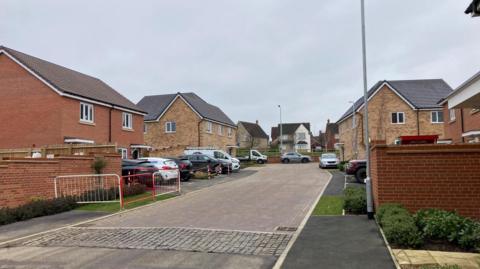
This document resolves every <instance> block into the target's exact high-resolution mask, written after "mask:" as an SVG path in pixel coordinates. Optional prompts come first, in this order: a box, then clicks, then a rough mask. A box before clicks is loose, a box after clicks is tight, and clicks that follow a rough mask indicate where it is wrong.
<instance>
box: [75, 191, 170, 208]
mask: <svg viewBox="0 0 480 269" xmlns="http://www.w3.org/2000/svg"><path fill="white" fill-rule="evenodd" d="M151 196H152V194H151V193H150V192H146V193H142V194H138V195H133V196H129V197H126V198H125V202H126V203H127V204H126V205H125V209H132V208H135V207H139V206H142V205H147V204H151V203H154V202H158V201H162V200H166V199H170V198H173V197H175V196H177V195H176V194H173V193H169V194H163V195H159V196H157V197H155V201H154V200H153V199H151V198H150V199H149V197H151ZM142 198H145V199H142ZM139 199H141V200H139ZM137 200H138V201H137ZM129 202H130V203H129ZM76 210H84V211H100V212H110V213H114V212H117V211H120V203H118V202H117V203H96V204H83V205H81V206H79V207H77V208H76Z"/></svg>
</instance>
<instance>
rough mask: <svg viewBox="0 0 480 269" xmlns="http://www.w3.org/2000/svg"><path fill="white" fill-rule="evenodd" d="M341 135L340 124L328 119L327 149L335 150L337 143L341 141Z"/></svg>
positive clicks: (326, 129)
mask: <svg viewBox="0 0 480 269" xmlns="http://www.w3.org/2000/svg"><path fill="white" fill-rule="evenodd" d="M339 138H340V135H339V134H338V124H337V123H335V122H330V119H329V120H327V126H326V127H325V149H326V150H334V149H335V144H337V143H338V142H339Z"/></svg>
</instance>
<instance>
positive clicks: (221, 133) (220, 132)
mask: <svg viewBox="0 0 480 269" xmlns="http://www.w3.org/2000/svg"><path fill="white" fill-rule="evenodd" d="M218 135H223V126H222V125H218Z"/></svg>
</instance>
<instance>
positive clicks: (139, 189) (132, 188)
mask: <svg viewBox="0 0 480 269" xmlns="http://www.w3.org/2000/svg"><path fill="white" fill-rule="evenodd" d="M145 188H146V186H145V185H143V184H131V185H126V186H125V187H124V191H123V196H124V197H128V196H133V195H138V194H142V193H145V191H146V189H145Z"/></svg>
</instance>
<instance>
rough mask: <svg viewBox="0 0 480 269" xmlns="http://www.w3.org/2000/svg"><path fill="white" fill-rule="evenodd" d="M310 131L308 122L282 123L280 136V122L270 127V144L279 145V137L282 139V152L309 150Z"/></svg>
mask: <svg viewBox="0 0 480 269" xmlns="http://www.w3.org/2000/svg"><path fill="white" fill-rule="evenodd" d="M311 135H312V134H311V131H310V123H308V122H302V123H283V124H282V137H280V124H278V126H275V127H272V130H271V136H272V145H273V146H280V139H282V140H283V149H281V151H282V152H287V151H306V152H310V151H311V143H312V139H311Z"/></svg>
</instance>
